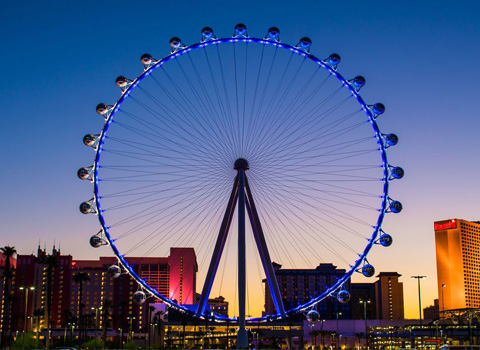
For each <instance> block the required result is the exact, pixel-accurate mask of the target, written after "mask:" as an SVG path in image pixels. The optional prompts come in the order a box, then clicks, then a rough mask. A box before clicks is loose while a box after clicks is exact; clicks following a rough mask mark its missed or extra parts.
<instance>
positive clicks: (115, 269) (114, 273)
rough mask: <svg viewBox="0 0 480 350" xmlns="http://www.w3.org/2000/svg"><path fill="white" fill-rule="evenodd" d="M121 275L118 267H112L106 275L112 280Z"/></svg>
mask: <svg viewBox="0 0 480 350" xmlns="http://www.w3.org/2000/svg"><path fill="white" fill-rule="evenodd" d="M121 274H122V269H121V268H120V266H118V265H112V266H110V267H109V268H108V270H107V275H109V276H110V277H112V278H118V277H120V275H121Z"/></svg>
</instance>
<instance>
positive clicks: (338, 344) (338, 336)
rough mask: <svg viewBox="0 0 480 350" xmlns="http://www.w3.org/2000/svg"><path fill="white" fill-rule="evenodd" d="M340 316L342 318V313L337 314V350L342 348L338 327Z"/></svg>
mask: <svg viewBox="0 0 480 350" xmlns="http://www.w3.org/2000/svg"><path fill="white" fill-rule="evenodd" d="M338 316H342V313H341V312H337V341H336V343H337V349H339V348H340V328H339V326H338Z"/></svg>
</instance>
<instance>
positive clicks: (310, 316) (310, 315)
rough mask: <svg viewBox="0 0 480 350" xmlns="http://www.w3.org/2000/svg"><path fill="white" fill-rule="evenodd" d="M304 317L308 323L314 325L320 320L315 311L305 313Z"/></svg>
mask: <svg viewBox="0 0 480 350" xmlns="http://www.w3.org/2000/svg"><path fill="white" fill-rule="evenodd" d="M306 317H307V321H308V323H315V322H318V320H319V319H320V314H319V313H318V311H317V310H310V311H309V312H308V313H307V316H306Z"/></svg>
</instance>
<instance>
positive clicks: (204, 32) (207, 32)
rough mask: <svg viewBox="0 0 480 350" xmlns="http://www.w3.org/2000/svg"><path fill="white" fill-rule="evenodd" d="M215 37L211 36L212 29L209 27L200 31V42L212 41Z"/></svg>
mask: <svg viewBox="0 0 480 350" xmlns="http://www.w3.org/2000/svg"><path fill="white" fill-rule="evenodd" d="M214 38H215V35H214V34H213V29H212V28H210V27H204V28H203V29H202V41H207V40H210V39H214Z"/></svg>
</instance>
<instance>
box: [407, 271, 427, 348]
mask: <svg viewBox="0 0 480 350" xmlns="http://www.w3.org/2000/svg"><path fill="white" fill-rule="evenodd" d="M411 278H412V279H416V280H417V281H418V312H419V313H420V348H422V347H423V325H422V294H421V290H420V280H421V279H424V278H427V276H411Z"/></svg>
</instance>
